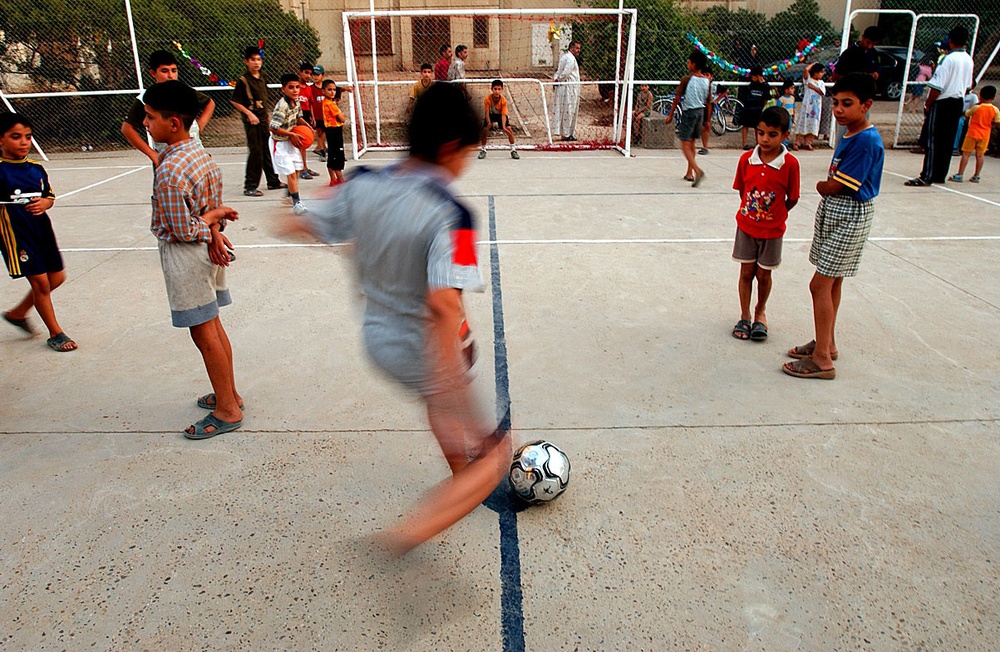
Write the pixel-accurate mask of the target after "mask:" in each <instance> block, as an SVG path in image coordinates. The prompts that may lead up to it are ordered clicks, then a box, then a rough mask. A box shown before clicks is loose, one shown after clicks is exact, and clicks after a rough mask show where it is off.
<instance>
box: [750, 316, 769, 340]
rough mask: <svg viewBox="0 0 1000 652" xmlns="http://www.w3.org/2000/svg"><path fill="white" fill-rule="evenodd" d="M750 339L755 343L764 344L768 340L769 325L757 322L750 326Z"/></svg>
mask: <svg viewBox="0 0 1000 652" xmlns="http://www.w3.org/2000/svg"><path fill="white" fill-rule="evenodd" d="M750 339H751V340H753V341H754V342H763V341H764V340H766V339H767V324H765V323H764V322H762V321H755V322H754V323H753V324H752V325H751V326H750Z"/></svg>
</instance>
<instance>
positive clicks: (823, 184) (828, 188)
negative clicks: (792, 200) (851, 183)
mask: <svg viewBox="0 0 1000 652" xmlns="http://www.w3.org/2000/svg"><path fill="white" fill-rule="evenodd" d="M816 192H818V193H819V194H821V195H823V196H824V197H829V196H832V195H841V194H848V195H849V194H852V193H853V192H854V191H853V190H851V189H850V188H848V187H847V186H845V185H844V184H842V183H840V182H839V181H836V180H834V179H827V180H826V181H820V182H818V183H817V184H816ZM789 208H791V207H790V206H789Z"/></svg>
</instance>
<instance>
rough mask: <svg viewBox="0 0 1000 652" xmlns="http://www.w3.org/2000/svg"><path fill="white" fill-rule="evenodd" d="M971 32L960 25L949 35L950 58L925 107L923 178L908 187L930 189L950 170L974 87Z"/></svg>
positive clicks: (943, 64)
mask: <svg viewBox="0 0 1000 652" xmlns="http://www.w3.org/2000/svg"><path fill="white" fill-rule="evenodd" d="M968 41H969V30H967V29H966V28H964V27H962V26H961V25H959V26H957V27H955V28H953V29H952V30H951V32H949V33H948V54H947V55H946V56H945V58H944V60H943V61H941V65H939V66H938V67H937V70H935V71H934V76H933V77H931V80H930V81H929V82H927V86H928V87H929V88H930V92H929V93H928V94H927V101H926V102H925V103H924V111H925V112H926V114H927V133H928V138H927V152H926V153H925V154H924V166H923V169H922V170H921V171H920V176H919V177H917V178H915V179H910V180H909V181H907V182H906V185H907V186H918V187H921V186H929V185H931V184H933V183H944V182H945V179H947V178H948V168H949V167H950V166H951V153H952V149H954V143H955V133H956V132H957V131H958V121H959V119H960V118H961V117H962V101H963V98H964V97H965V92H966V91H967V90H968V89H969V88H971V87H972V67H973V64H972V57H971V56H969V53H968V52H966V51H965V45H966V43H968Z"/></svg>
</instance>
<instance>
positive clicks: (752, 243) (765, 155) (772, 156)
mask: <svg viewBox="0 0 1000 652" xmlns="http://www.w3.org/2000/svg"><path fill="white" fill-rule="evenodd" d="M789 125H790V118H789V116H788V111H786V110H785V109H783V108H781V107H777V106H772V107H770V108H767V109H764V111H763V112H762V113H761V115H760V122H759V123H758V124H757V147H756V148H755V149H754V150H753V151H752V152H746V153H745V154H743V156H741V157H740V162H739V164H737V166H736V178H735V179H734V180H733V188H734V189H735V190H738V191H739V193H740V210H739V211H738V212H737V213H736V242H735V243H734V245H733V260H735V261H736V262H738V263H739V264H740V280H739V285H738V288H739V297H740V320H739V321H738V322H736V326H734V327H733V337H735V338H736V339H738V340H747V339H750V340H755V341H758V342H762V341H764V340H765V339H767V314H766V312H765V311H766V307H767V299H768V297H769V296H770V294H771V271H772V270H774V269H775V268H777V267H778V265H780V264H781V238H782V236H783V235H784V234H785V222H786V221H787V220H788V211H789V210H791V209H792V207H793V206H795V204H796V203H798V201H799V162H798V161H797V160H795V157H794V156H792V155H791V154H789V153H788V150H786V149H785V146H784V145H782V141H784V140H786V139H787V138H788V129H789ZM754 279H756V280H757V305H756V306H755V307H754V310H753V322H751V321H750V319H751V316H750V297H751V295H752V294H753V282H754Z"/></svg>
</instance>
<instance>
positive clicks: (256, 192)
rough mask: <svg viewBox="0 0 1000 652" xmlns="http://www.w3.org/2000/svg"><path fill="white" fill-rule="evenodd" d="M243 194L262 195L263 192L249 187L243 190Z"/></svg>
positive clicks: (250, 195) (247, 195)
mask: <svg viewBox="0 0 1000 652" xmlns="http://www.w3.org/2000/svg"><path fill="white" fill-rule="evenodd" d="M243 195H244V196H245V197H263V196H264V193H262V192H261V191H260V190H259V189H258V188H250V189H248V190H244V191H243Z"/></svg>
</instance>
